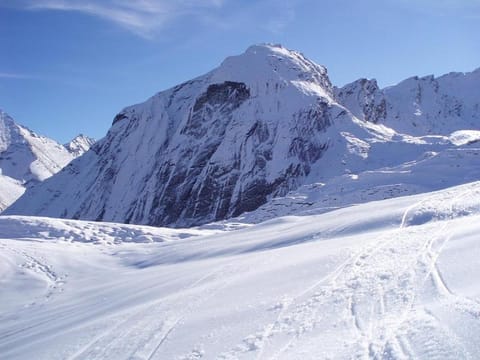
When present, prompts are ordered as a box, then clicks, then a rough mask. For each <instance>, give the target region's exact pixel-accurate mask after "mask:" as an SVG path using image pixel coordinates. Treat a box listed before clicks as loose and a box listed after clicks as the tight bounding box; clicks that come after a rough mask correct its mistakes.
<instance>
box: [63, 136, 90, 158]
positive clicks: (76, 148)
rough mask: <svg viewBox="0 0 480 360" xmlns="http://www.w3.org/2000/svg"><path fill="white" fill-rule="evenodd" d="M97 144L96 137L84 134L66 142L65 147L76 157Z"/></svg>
mask: <svg viewBox="0 0 480 360" xmlns="http://www.w3.org/2000/svg"><path fill="white" fill-rule="evenodd" d="M93 144H95V139H92V138H91V137H88V136H86V135H83V134H79V135H77V136H76V137H74V138H73V139H72V140H71V141H70V142H68V143H66V144H64V145H63V146H65V148H66V149H67V150H68V151H69V152H70V153H71V154H72V155H73V156H75V157H79V156H80V155H83V154H84V153H86V152H87V151H88V150H89V149H90V148H91V147H92V145H93Z"/></svg>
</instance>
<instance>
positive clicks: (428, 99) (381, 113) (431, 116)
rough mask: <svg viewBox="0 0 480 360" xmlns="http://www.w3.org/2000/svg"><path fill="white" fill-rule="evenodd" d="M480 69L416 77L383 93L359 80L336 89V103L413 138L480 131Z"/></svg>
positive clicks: (370, 84) (372, 84) (366, 81)
mask: <svg viewBox="0 0 480 360" xmlns="http://www.w3.org/2000/svg"><path fill="white" fill-rule="evenodd" d="M479 84H480V69H477V70H475V71H472V72H467V73H456V72H452V73H449V74H445V75H442V76H439V77H437V78H435V77H434V76H433V75H429V76H424V77H418V76H413V77H411V78H408V79H406V80H404V81H402V82H400V83H399V84H397V85H394V86H389V87H387V88H385V89H380V88H379V87H378V84H377V82H376V81H375V80H367V79H360V80H357V81H355V82H353V83H351V84H347V85H345V86H344V87H342V88H336V89H335V97H336V99H337V100H338V101H339V102H340V103H341V104H342V105H344V106H345V107H347V108H348V109H349V110H350V111H352V113H353V114H355V116H357V117H358V118H360V119H364V120H366V121H372V122H375V123H382V124H385V125H386V126H389V127H391V128H393V129H394V130H396V131H397V132H400V133H405V134H411V135H425V134H443V135H445V134H449V133H452V132H454V131H457V130H470V129H472V130H478V129H479V124H480V86H479Z"/></svg>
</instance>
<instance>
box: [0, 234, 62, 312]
mask: <svg viewBox="0 0 480 360" xmlns="http://www.w3.org/2000/svg"><path fill="white" fill-rule="evenodd" d="M0 247H1V249H2V250H5V251H9V252H11V253H13V254H14V255H18V256H20V257H21V258H23V259H24V262H23V263H22V264H20V265H19V266H20V267H21V268H23V269H26V270H29V271H33V272H35V273H37V274H39V275H40V276H41V277H42V278H43V280H44V281H45V283H46V284H47V289H46V291H45V294H43V295H40V296H38V297H37V298H35V299H34V300H32V301H31V302H30V303H28V304H26V305H25V306H26V307H29V306H33V305H35V304H37V303H39V302H40V303H41V302H42V301H43V302H44V301H49V300H50V298H51V297H52V296H54V295H55V294H57V293H59V292H62V291H63V286H64V285H65V283H66V281H67V278H68V274H62V275H60V274H59V273H57V272H56V271H55V269H54V268H53V266H52V265H50V264H48V262H47V260H46V259H45V257H44V256H37V255H35V254H34V253H33V254H32V253H30V254H29V253H28V251H26V250H18V249H15V248H11V247H8V246H7V245H5V244H3V243H1V242H0Z"/></svg>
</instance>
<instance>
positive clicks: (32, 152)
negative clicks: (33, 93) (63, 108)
mask: <svg viewBox="0 0 480 360" xmlns="http://www.w3.org/2000/svg"><path fill="white" fill-rule="evenodd" d="M72 159H73V156H72V155H71V154H70V153H69V152H68V151H67V150H66V149H65V148H64V147H63V146H62V145H60V144H58V143H57V142H56V141H54V140H52V139H49V138H46V137H44V136H40V135H37V134H35V133H34V132H33V131H31V130H29V129H27V128H25V127H23V126H20V125H18V124H16V123H15V122H14V120H13V119H12V118H11V117H10V116H9V115H8V114H7V113H5V112H3V111H1V110H0V168H1V169H2V174H3V175H7V176H9V177H11V178H14V179H17V180H19V181H21V182H22V183H25V184H28V183H29V182H38V181H42V180H45V179H46V178H48V177H50V176H52V175H53V174H55V173H56V172H58V171H59V170H60V169H61V168H62V167H64V166H65V165H66V164H68V163H69V162H70V161H71V160H72Z"/></svg>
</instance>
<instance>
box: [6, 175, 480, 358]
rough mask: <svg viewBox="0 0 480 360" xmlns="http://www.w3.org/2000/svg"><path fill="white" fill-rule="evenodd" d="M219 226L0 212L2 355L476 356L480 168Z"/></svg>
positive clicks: (479, 335)
mask: <svg viewBox="0 0 480 360" xmlns="http://www.w3.org/2000/svg"><path fill="white" fill-rule="evenodd" d="M229 225H230V227H235V226H237V225H236V224H234V223H231V224H229ZM224 226H225V228H223V229H222V228H221V226H220V225H217V226H216V227H215V226H206V227H204V228H192V229H188V230H183V229H161V228H150V227H142V226H133V225H117V224H106V223H93V222H82V221H74V220H57V219H47V218H31V217H14V216H12V217H7V216H4V217H0V238H1V240H0V256H1V258H2V259H1V261H0V284H1V289H2V291H1V297H2V301H0V354H2V358H6V359H33V358H34V359H201V358H204V359H329V358H330V359H351V358H359V359H367V358H371V359H406V358H419V359H433V358H435V359H468V358H471V359H474V358H478V354H480V285H479V283H478V279H477V277H478V274H479V273H480V262H479V261H478V259H479V257H480V241H479V239H478V234H479V232H480V182H474V183H469V184H465V185H461V186H458V187H452V188H448V189H445V190H441V191H438V192H432V193H426V194H421V195H415V196H408V197H398V198H394V199H389V200H382V201H377V202H369V203H366V204H362V205H358V206H351V207H346V208H343V209H339V210H336V211H331V212H329V213H325V214H321V215H305V216H289V217H280V218H277V219H275V220H271V221H268V222H265V223H262V224H258V225H244V228H241V229H238V230H231V229H230V230H231V231H228V230H227V225H226V224H225V225H224ZM172 240H175V241H172Z"/></svg>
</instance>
